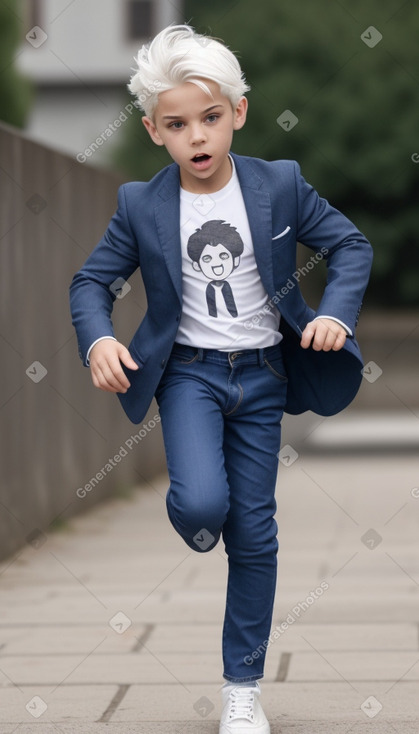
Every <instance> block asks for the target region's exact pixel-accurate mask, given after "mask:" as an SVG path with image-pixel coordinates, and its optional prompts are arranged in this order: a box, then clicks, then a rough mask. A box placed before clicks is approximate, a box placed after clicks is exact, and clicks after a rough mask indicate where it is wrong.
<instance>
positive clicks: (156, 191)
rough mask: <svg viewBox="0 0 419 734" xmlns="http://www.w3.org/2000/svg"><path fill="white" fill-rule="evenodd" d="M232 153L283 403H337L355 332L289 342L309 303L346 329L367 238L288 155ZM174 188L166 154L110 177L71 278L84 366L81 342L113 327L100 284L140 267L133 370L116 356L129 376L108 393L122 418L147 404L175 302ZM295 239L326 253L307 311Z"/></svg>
mask: <svg viewBox="0 0 419 734" xmlns="http://www.w3.org/2000/svg"><path fill="white" fill-rule="evenodd" d="M231 155H232V157H233V159H234V162H235V165H236V169H237V175H238V178H239V181H240V186H241V190H242V193H243V198H244V203H245V206H246V210H247V215H248V219H249V226H250V230H251V233H252V238H253V245H254V252H255V258H256V264H257V267H258V270H259V274H260V277H261V280H262V283H263V285H264V287H265V289H266V292H267V294H268V297H269V299H270V303H271V304H272V306H273V307H274V308H278V310H279V311H280V313H281V323H280V330H281V333H282V334H283V335H284V338H283V342H282V345H283V356H284V361H285V367H286V371H287V376H288V398H287V405H286V412H288V413H292V414H297V413H302V412H304V411H306V410H312V411H314V412H315V413H318V414H320V415H333V414H335V413H338V412H339V411H340V410H342V409H343V408H345V407H346V406H347V405H348V404H349V403H350V402H351V400H353V398H354V397H355V395H356V393H357V391H358V389H359V386H360V383H361V379H362V373H361V370H362V367H363V362H362V357H361V353H360V350H359V347H358V344H357V342H356V340H355V339H354V338H348V339H347V340H346V343H345V346H344V348H343V349H342V350H340V351H338V352H333V351H330V352H323V351H322V352H316V351H314V350H313V349H311V348H309V349H302V348H301V347H300V343H299V342H300V338H301V333H302V331H303V329H304V328H305V326H306V324H307V323H308V322H309V321H311V320H312V319H313V318H314V316H315V315H316V314H319V315H328V316H335V317H336V318H338V319H340V320H341V321H343V322H344V323H345V324H346V325H347V326H349V328H350V329H351V330H352V332H353V333H354V332H355V326H356V324H357V323H358V317H359V312H360V308H361V302H362V297H363V294H364V291H365V288H366V286H367V283H368V278H369V273H370V268H371V261H372V248H371V245H370V244H369V242H368V241H367V240H366V238H365V237H364V236H363V234H361V232H359V230H358V229H357V228H356V227H355V225H354V224H353V223H352V222H351V221H350V220H349V219H347V217H345V216H344V215H343V214H342V213H341V212H339V211H338V210H337V209H335V208H334V207H332V206H331V205H330V204H329V203H328V202H327V201H326V200H325V199H323V198H321V197H320V196H319V195H318V194H317V192H316V191H315V190H314V189H313V187H312V186H310V185H309V184H308V183H307V182H306V181H305V180H304V178H303V177H302V175H301V173H300V168H299V165H298V163H296V162H295V161H288V160H279V161H271V162H268V161H264V160H261V159H258V158H250V157H247V156H239V155H236V154H234V153H232V154H231ZM179 194H180V177H179V167H178V165H177V164H176V163H172V164H171V165H169V166H167V167H166V168H164V169H163V170H162V171H160V172H159V173H158V174H157V175H156V176H154V178H152V179H151V181H149V182H131V183H127V184H124V185H123V186H121V187H120V189H119V191H118V209H117V211H116V213H115V214H114V216H113V217H112V219H111V221H110V223H109V226H108V229H107V230H106V232H105V234H104V236H103V238H102V239H101V241H100V242H99V244H98V245H97V246H96V247H95V249H94V250H93V252H92V253H91V255H90V256H89V257H88V259H87V260H86V262H85V264H84V265H83V267H82V268H81V269H80V270H79V271H78V273H76V275H75V276H74V278H73V281H72V283H71V286H70V304H71V312H72V319H73V324H74V326H75V329H76V333H77V338H78V344H79V354H80V357H81V358H82V360H83V364H85V365H86V355H87V351H88V349H89V347H90V346H91V344H92V343H93V342H94V341H95V340H96V339H98V338H99V337H102V336H114V331H113V326H112V321H111V313H112V307H113V302H114V300H115V297H116V296H115V294H114V293H113V292H112V290H110V288H109V286H110V285H112V283H114V281H115V280H116V279H117V278H124V280H127V279H128V278H129V277H130V275H131V274H132V273H133V272H134V271H135V270H136V269H137V268H138V267H139V268H140V269H141V275H142V279H143V282H144V287H145V291H146V296H147V304H148V309H147V312H146V314H145V316H144V318H143V320H142V321H141V323H140V325H139V327H138V329H137V330H136V332H135V334H134V335H133V338H132V341H131V343H130V344H129V347H128V348H129V351H130V353H131V355H132V357H133V359H134V361H135V362H136V363H137V364H138V366H139V369H138V370H129V369H127V368H125V367H124V372H125V373H126V375H127V376H128V379H129V380H130V383H131V387H130V388H129V389H128V391H127V392H126V393H118V398H119V400H120V402H121V404H122V406H123V408H124V410H125V412H126V414H127V416H128V417H129V418H130V420H131V421H132V422H133V423H140V422H141V421H142V420H143V418H144V416H145V415H146V413H147V410H148V408H149V405H150V403H151V400H152V398H153V396H154V393H155V390H156V388H157V385H158V383H159V381H160V379H161V376H162V374H163V372H164V369H165V366H166V364H167V360H168V358H169V355H170V352H171V349H172V345H173V342H174V341H175V338H176V333H177V330H178V326H179V320H180V317H181V313H182V269H181V245H180V224H179ZM297 241H299V242H301V243H303V244H304V245H307V246H308V247H310V248H311V249H312V250H314V251H315V252H316V253H318V256H317V257H320V256H322V255H323V254H324V255H325V259H326V261H327V266H328V278H327V285H326V287H325V290H324V293H323V297H322V299H321V302H320V304H319V306H318V309H317V311H316V312H314V311H313V310H312V309H311V308H309V306H308V305H307V304H306V302H305V301H304V299H303V297H302V294H301V291H300V288H299V280H300V278H301V273H298V271H297V265H296V249H297ZM197 346H201V345H199V344H198V345H197Z"/></svg>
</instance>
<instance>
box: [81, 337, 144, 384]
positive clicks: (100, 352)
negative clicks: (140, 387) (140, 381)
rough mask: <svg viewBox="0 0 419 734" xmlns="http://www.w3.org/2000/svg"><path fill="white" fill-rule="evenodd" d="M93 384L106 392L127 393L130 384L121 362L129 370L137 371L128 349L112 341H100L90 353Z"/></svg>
mask: <svg viewBox="0 0 419 734" xmlns="http://www.w3.org/2000/svg"><path fill="white" fill-rule="evenodd" d="M89 357H90V373H91V375H92V380H93V384H94V386H95V387H99V388H100V389H101V390H105V391H106V392H127V390H128V388H129V386H130V384H131V383H130V382H129V380H128V378H127V376H126V374H125V372H124V371H123V369H122V367H121V362H122V363H123V364H124V365H125V366H126V367H128V369H130V370H138V365H137V364H136V363H135V362H134V360H133V358H132V357H131V355H130V353H129V351H128V349H127V348H126V347H124V345H123V344H121V343H120V342H117V341H115V340H114V339H101V340H100V341H99V342H97V344H95V346H94V347H93V349H92V351H91V352H90V355H89Z"/></svg>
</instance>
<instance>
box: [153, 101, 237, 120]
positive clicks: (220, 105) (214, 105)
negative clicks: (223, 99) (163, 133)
mask: <svg viewBox="0 0 419 734" xmlns="http://www.w3.org/2000/svg"><path fill="white" fill-rule="evenodd" d="M216 107H222V108H224V105H222V104H213V105H212V107H207V109H206V110H204V111H203V112H202V114H203V115H205V114H206V113H207V112H211V110H214V109H215V108H216ZM180 117H184V115H164V116H163V117H162V119H163V120H178V119H179V118H180Z"/></svg>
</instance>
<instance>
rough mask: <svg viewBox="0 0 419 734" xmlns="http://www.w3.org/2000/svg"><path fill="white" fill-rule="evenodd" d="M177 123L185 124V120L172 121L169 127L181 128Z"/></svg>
mask: <svg viewBox="0 0 419 734" xmlns="http://www.w3.org/2000/svg"><path fill="white" fill-rule="evenodd" d="M176 125H180V126H182V125H183V122H180V120H176V121H175V122H171V123H170V125H169V127H174V128H175V130H180V127H176Z"/></svg>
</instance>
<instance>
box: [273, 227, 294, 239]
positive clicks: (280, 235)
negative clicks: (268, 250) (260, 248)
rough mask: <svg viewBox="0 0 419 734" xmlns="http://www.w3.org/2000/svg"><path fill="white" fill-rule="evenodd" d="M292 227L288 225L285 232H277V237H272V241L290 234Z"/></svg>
mask: <svg viewBox="0 0 419 734" xmlns="http://www.w3.org/2000/svg"><path fill="white" fill-rule="evenodd" d="M290 229H291V227H290V226H289V225H288V227H285V229H284V231H283V232H280V233H279V234H277V235H276V237H272V242H273V241H274V240H279V238H280V237H285V235H286V234H288V232H289V231H290Z"/></svg>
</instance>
